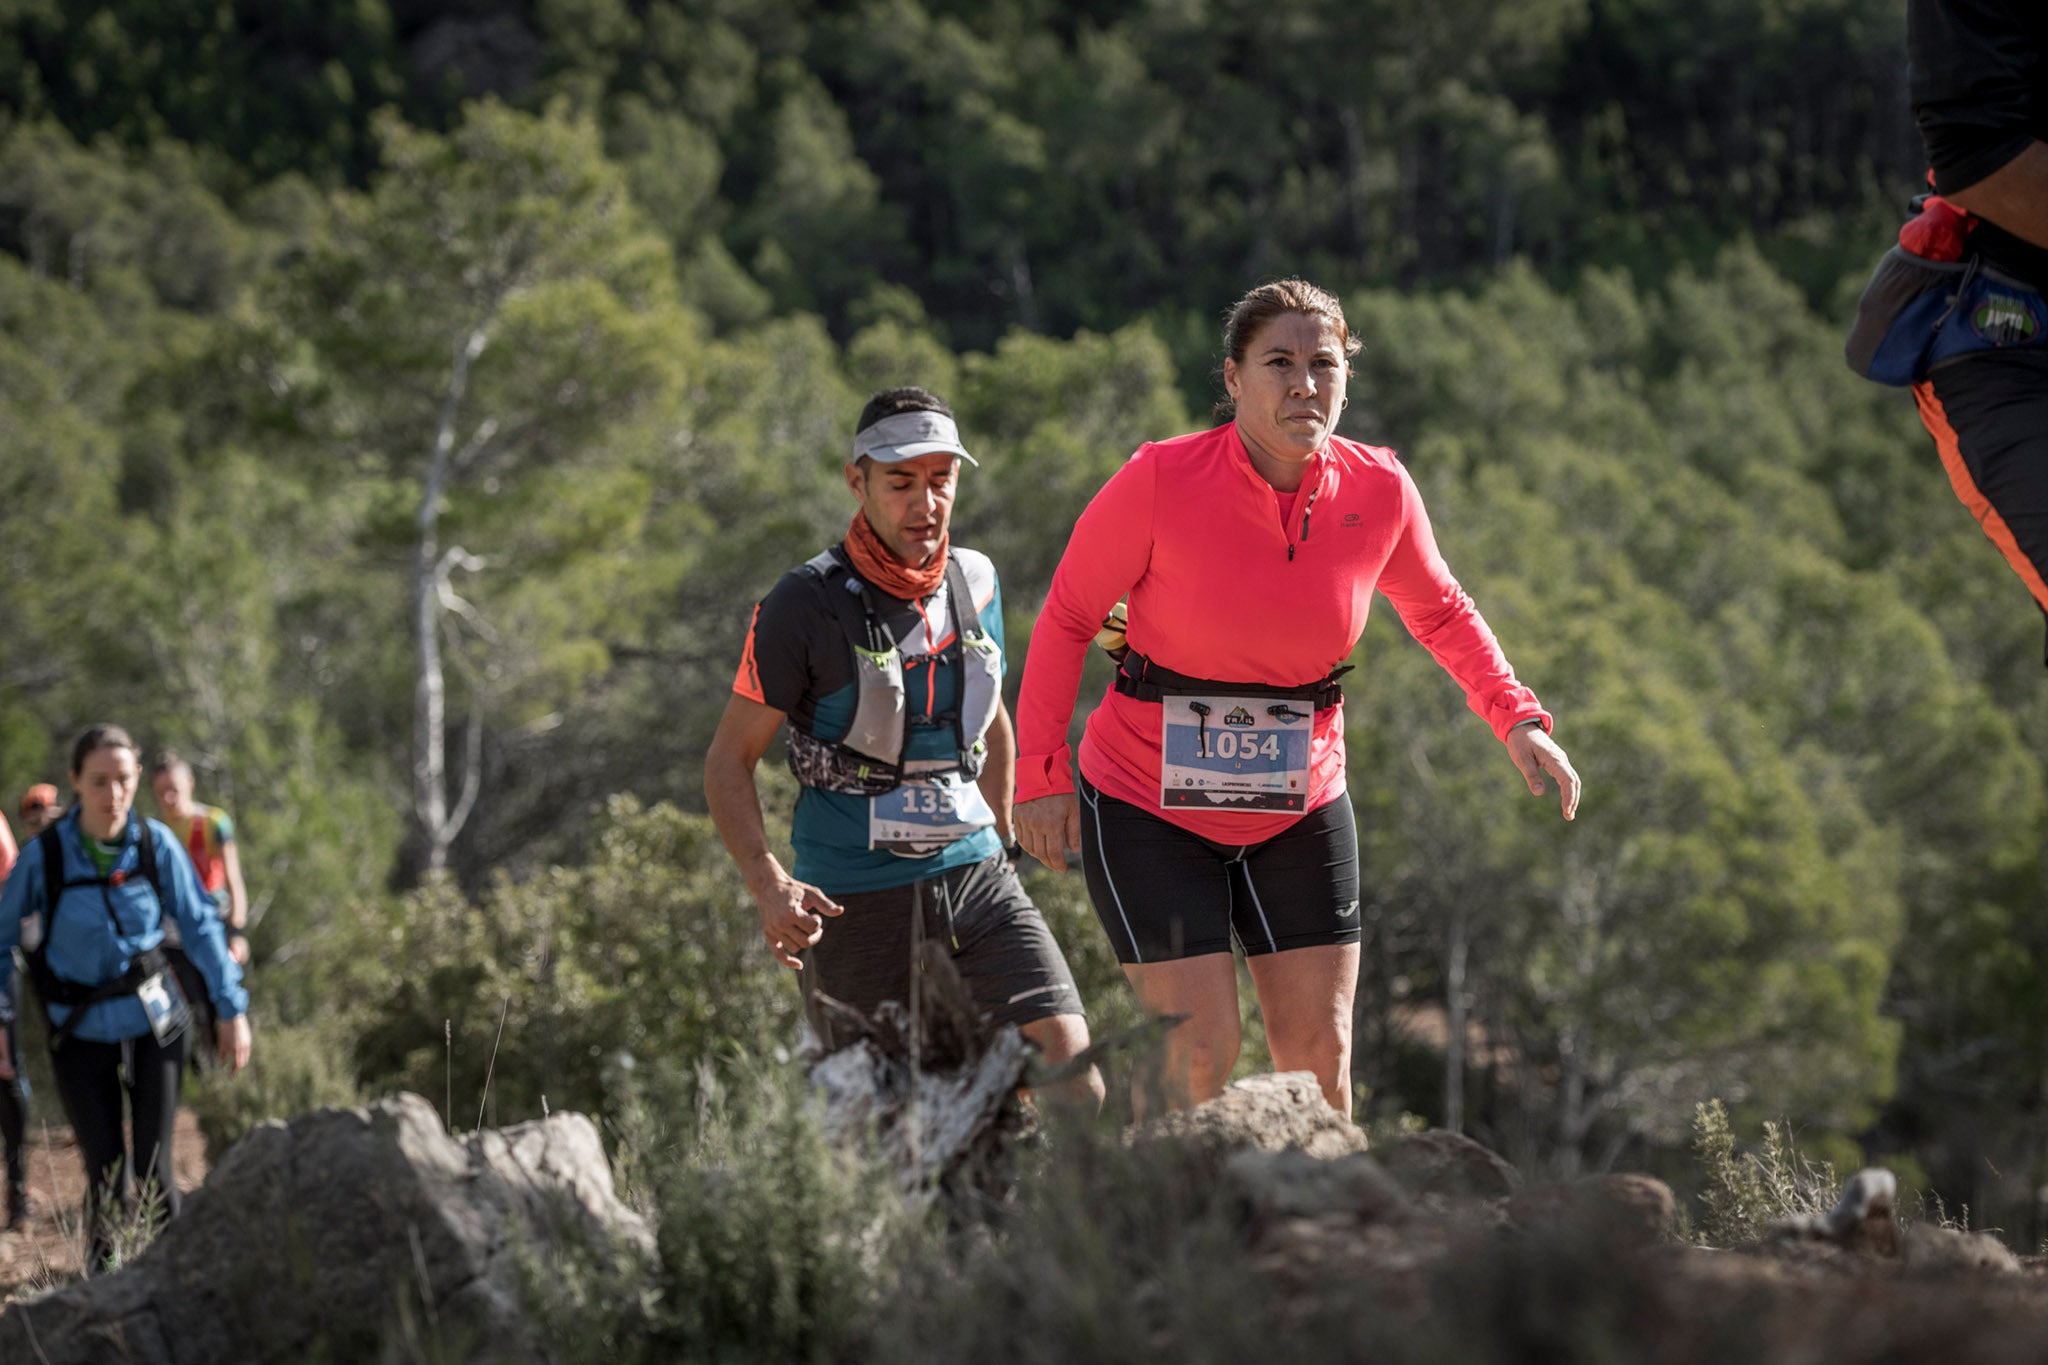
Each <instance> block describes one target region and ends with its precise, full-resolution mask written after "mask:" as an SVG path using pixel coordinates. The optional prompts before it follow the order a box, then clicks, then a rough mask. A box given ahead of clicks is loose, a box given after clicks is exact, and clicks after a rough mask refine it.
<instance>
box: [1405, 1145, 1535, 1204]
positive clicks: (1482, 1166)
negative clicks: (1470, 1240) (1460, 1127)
mask: <svg viewBox="0 0 2048 1365" xmlns="http://www.w3.org/2000/svg"><path fill="white" fill-rule="evenodd" d="M1380 1159H1381V1160H1382V1161H1384V1162H1385V1163H1386V1167H1387V1169H1388V1170H1389V1171H1391V1172H1392V1173H1393V1175H1394V1178H1395V1179H1397V1180H1399V1181H1400V1182H1401V1183H1402V1184H1403V1185H1406V1186H1407V1187H1408V1188H1409V1189H1410V1190H1411V1191H1413V1192H1414V1193H1416V1194H1423V1195H1429V1194H1434V1195H1442V1196H1445V1197H1447V1198H1454V1199H1505V1198H1507V1197H1508V1196H1509V1195H1511V1194H1513V1193H1515V1191H1517V1190H1519V1189H1521V1188H1522V1175H1521V1172H1519V1171H1517V1170H1516V1169H1515V1168H1514V1167H1513V1166H1510V1165H1509V1164H1508V1163H1507V1162H1506V1161H1505V1160H1504V1159H1502V1158H1501V1157H1500V1156H1499V1155H1497V1154H1496V1153H1494V1152H1493V1151H1491V1150H1489V1149H1488V1148H1486V1147H1483V1146H1481V1145H1480V1144H1479V1143H1477V1142H1474V1141H1473V1140H1472V1139H1471V1138H1468V1137H1466V1136H1465V1135H1464V1134H1463V1133H1454V1132H1452V1131H1451V1130H1450V1129H1448V1128H1429V1129H1425V1130H1424V1131H1422V1132H1420V1133H1410V1134H1408V1136H1406V1137H1404V1138H1402V1139H1400V1140H1399V1141H1398V1142H1396V1143H1394V1144H1393V1146H1392V1147H1391V1148H1389V1149H1388V1150H1387V1151H1386V1152H1385V1153H1384V1154H1382V1156H1381V1157H1380Z"/></svg>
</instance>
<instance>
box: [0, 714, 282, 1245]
mask: <svg viewBox="0 0 2048 1365" xmlns="http://www.w3.org/2000/svg"><path fill="white" fill-rule="evenodd" d="M141 777H142V765H141V757H140V754H139V753H138V751H137V749H136V747H135V741H134V740H133V739H131V738H129V736H128V732H127V731H125V730H123V729H121V728H120V727H119V726H115V725H95V726H92V727H90V728H89V729H87V730H86V731H84V732H83V733H82V734H80V735H79V736H78V739H77V741H76V742H75V743H74V744H73V745H72V750H71V786H72V789H73V791H74V792H76V794H77V802H76V804H75V805H74V806H73V808H72V809H71V810H70V811H68V812H66V813H65V815H64V816H63V818H62V819H60V820H58V821H57V822H56V823H55V824H53V825H50V826H49V827H47V828H45V829H44V830H43V831H42V833H41V834H39V835H37V836H36V837H35V838H34V839H32V840H30V841H29V842H28V844H27V845H26V846H25V847H23V848H22V850H21V854H20V857H19V858H18V859H17V860H16V862H15V865H14V871H13V872H12V874H11V875H9V877H8V878H7V882H6V885H5V886H0V1002H4V1003H5V1004H6V1005H7V1007H8V1008H10V1009H12V1007H13V1002H14V1000H15V999H16V995H15V991H14V970H13V968H14V953H13V950H14V948H15V947H16V946H17V945H19V946H20V948H21V949H22V952H23V955H24V956H25V957H26V958H27V960H28V966H29V975H30V976H31V978H32V979H33V980H34V981H35V984H36V994H37V995H38V996H39V997H40V998H41V1001H42V1008H43V1013H44V1016H45V1017H46V1018H47V1019H48V1021H49V1024H50V1065H51V1069H52V1071H54V1072H55V1074H56V1081H57V1097H58V1099H59V1100H60V1101H61V1102H62V1104H63V1106H64V1116H65V1118H66V1119H68V1120H69V1121H70V1124H71V1130H72V1132H73V1133H74V1134H75V1135H76V1137H77V1139H78V1150H79V1156H80V1158H81V1159H82V1160H83V1162H84V1165H85V1180H86V1213H87V1223H88V1226H89V1227H90V1228H91V1229H92V1248H91V1251H90V1253H89V1255H88V1258H87V1270H88V1272H92V1271H96V1270H98V1269H100V1268H102V1267H104V1266H105V1265H106V1264H107V1262H108V1258H109V1256H110V1254H111V1250H112V1245H111V1241H110V1239H109V1237H108V1227H107V1222H106V1221H105V1219H104V1217H103V1216H102V1215H103V1213H104V1204H105V1201H106V1200H107V1199H108V1198H110V1197H111V1198H113V1199H115V1200H117V1201H118V1202H119V1203H120V1204H121V1205H122V1206H124V1207H125V1208H129V1209H132V1208H133V1207H134V1201H135V1200H136V1198H137V1196H138V1193H139V1194H141V1195H142V1196H144V1197H146V1198H148V1199H149V1200H151V1201H160V1208H161V1211H162V1214H163V1215H164V1216H167V1217H175V1216H176V1214H177V1211H178V1203H179V1199H178V1186H177V1182H176V1180H175V1179H173V1176H172V1161H171V1144H172V1131H173V1126H172V1125H173V1120H174V1119H175V1118H176V1115H177V1108H178V1081H179V1075H180V1073H181V1072H182V1071H183V1069H184V1065H185V1054H186V1050H187V1049H188V1048H189V1047H191V1046H192V1042H193V1040H192V1037H191V1013H190V1011H189V1009H187V1008H185V1005H184V1000H183V995H182V992H181V991H180V989H179V987H178V985H177V982H176V978H175V976H174V974H173V973H172V972H171V970H170V964H169V961H168V960H167V959H166V958H165V956H164V954H163V951H162V949H163V943H164V936H165V928H166V926H167V925H169V924H173V923H175V924H176V925H177V926H178V928H179V930H180V931H181V933H182V935H183V938H184V943H185V949H186V952H187V953H188V954H189V955H190V956H191V958H192V961H193V962H194V964H196V965H197V967H198V969H199V972H200V975H201V977H202V978H203V980H204V982H205V985H206V989H207V992H208V995H209V997H210V999H211V1000H212V1003H213V1006H214V1008H215V1010H216V1011H217V1013H218V1015H219V1024H218V1026H217V1028H216V1030H215V1036H214V1037H213V1039H211V1040H209V1041H211V1042H212V1043H213V1044H214V1045H215V1046H217V1047H218V1048H219V1050H220V1054H221V1057H222V1059H223V1061H224V1062H225V1063H226V1064H227V1066H228V1067H229V1068H230V1069H231V1070H234V1071H239V1070H241V1069H242V1067H244V1066H246V1065H247V1064H248V1061H249V1052H250V1028H249V1018H248V1014H247V1009H248V1003H249V998H248V993H247V992H245V991H244V990H243V989H242V982H241V976H242V970H241V968H240V967H239V966H237V965H236V963H235V960H234V958H233V957H232V956H230V955H229V953H228V948H227V942H226V939H225V937H224V935H223V933H222V931H221V923H220V919H219V917H218V916H217V915H215V914H214V911H213V904H212V901H211V900H210V898H209V897H208V896H207V895H206V893H205V891H203V890H202V889H201V888H200V885H199V879H198V877H197V875H196V874H195V873H194V872H193V869H192V860H191V859H190V858H188V857H187V856H185V852H184V850H183V849H182V848H180V847H179V845H178V842H177V840H176V839H174V838H173V837H172V836H171V832H170V831H169V830H168V829H166V828H164V826H162V825H160V824H158V823H156V822H155V821H151V820H145V819H142V818H141V817H140V816H139V815H136V814H134V812H133V807H134V803H135V792H136V787H137V786H138V785H139V784H140V782H141ZM18 1063H19V1059H18V1058H17V1057H16V1055H15V1052H14V1045H13V1042H12V1040H11V1039H7V1038H6V1036H5V1035H4V1034H0V1076H6V1077H12V1076H14V1074H15V1073H16V1071H17V1069H18ZM124 1098H125V1101H126V1109H127V1111H128V1112H127V1115H126V1119H127V1120H128V1122H131V1123H132V1125H133V1129H134V1137H133V1141H132V1155H131V1142H130V1139H129V1136H128V1133H127V1131H126V1128H127V1125H126V1124H125V1123H124V1115H123V1112H122V1111H123V1101H124ZM138 1177H139V1181H138ZM138 1183H139V1184H140V1185H141V1187H142V1188H141V1190H140V1191H138V1190H137V1189H136V1188H135V1186H136V1185H137V1184H138Z"/></svg>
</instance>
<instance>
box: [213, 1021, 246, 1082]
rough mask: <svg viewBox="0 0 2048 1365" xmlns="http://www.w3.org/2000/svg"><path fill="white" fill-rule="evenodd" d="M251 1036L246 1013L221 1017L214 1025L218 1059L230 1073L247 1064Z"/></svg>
mask: <svg viewBox="0 0 2048 1365" xmlns="http://www.w3.org/2000/svg"><path fill="white" fill-rule="evenodd" d="M252 1037H253V1035H252V1033H251V1030H250V1028H249V1016H248V1015H246V1014H238V1015H236V1016H235V1017H234V1018H232V1019H223V1020H221V1021H220V1023H219V1024H217V1025H216V1026H215V1027H214V1042H215V1043H216V1044H217V1045H218V1046H219V1047H220V1059H221V1061H222V1062H224V1063H225V1064H226V1065H227V1069H228V1071H229V1073H230V1074H232V1073H234V1072H237V1071H240V1070H241V1069H242V1068H243V1067H245V1066H247V1065H249V1045H250V1042H251V1040H252Z"/></svg>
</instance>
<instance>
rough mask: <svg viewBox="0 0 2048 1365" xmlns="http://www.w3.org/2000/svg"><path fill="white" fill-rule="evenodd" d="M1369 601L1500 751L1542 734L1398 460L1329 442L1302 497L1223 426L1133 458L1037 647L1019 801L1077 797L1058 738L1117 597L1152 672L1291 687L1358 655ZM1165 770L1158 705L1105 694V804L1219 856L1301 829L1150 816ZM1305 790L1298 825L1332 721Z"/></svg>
mask: <svg viewBox="0 0 2048 1365" xmlns="http://www.w3.org/2000/svg"><path fill="white" fill-rule="evenodd" d="M1375 588H1377V589H1379V591H1381V592H1383V593H1385V594H1386V595H1387V600H1388V601H1390V602H1392V603H1393V604H1394V610H1395V611H1397V612H1399V613H1400V615H1401V620H1402V621H1403V622H1404V623H1405V624H1406V625H1407V627H1408V631H1409V633H1410V634H1412V635H1413V636H1414V637H1415V638H1416V639H1417V640H1420V641H1421V642H1422V643H1423V645H1424V646H1426V647H1427V648H1428V649H1429V652H1430V653H1431V654H1432V655H1434V656H1435V658H1436V661H1437V662H1438V663H1439V664H1442V665H1443V667H1444V668H1445V669H1446V670H1447V671H1448V672H1449V673H1450V674H1451V676H1452V677H1453V678H1455V679H1457V681H1458V684H1459V685H1460V686H1461V687H1463V688H1464V689H1465V699H1466V701H1467V702H1468V703H1469V704H1470V705H1471V707H1472V709H1473V710H1474V711H1476V712H1478V713H1479V715H1480V716H1481V717H1482V718H1483V719H1484V720H1485V721H1486V722H1487V724H1489V725H1491V726H1492V727H1493V730H1494V733H1495V734H1496V735H1497V736H1499V737H1500V738H1502V739H1503V740H1505V739H1506V737H1507V733H1508V731H1509V730H1510V729H1512V728H1513V727H1514V726H1515V725H1516V724H1518V723H1519V722H1521V721H1525V720H1531V719H1534V720H1539V721H1541V722H1542V724H1543V727H1544V728H1545V729H1546V730H1548V729H1549V728H1550V715H1549V713H1548V712H1546V711H1545V710H1544V709H1543V707H1542V705H1541V704H1540V703H1539V702H1538V701H1537V700H1536V694H1535V693H1533V692H1531V691H1530V690H1529V689H1528V688H1526V687H1524V686H1522V685H1521V684H1520V683H1519V682H1517V681H1516V680H1515V674H1514V670H1513V669H1512V668H1510V667H1509V666H1508V661H1507V659H1506V658H1505V657H1504V656H1503V655H1502V654H1501V650H1500V645H1499V644H1498V643H1497V642H1496V641H1495V640H1494V638H1493V632H1492V631H1491V630H1490V629H1488V628H1487V625H1486V621H1485V619H1484V618H1483V617H1481V616H1480V614H1479V609H1478V608H1477V607H1475V606H1474V605H1473V604H1472V599H1471V598H1470V597H1468V596H1466V594H1465V590H1464V589H1463V588H1461V587H1459V586H1458V581H1457V580H1456V579H1455V578H1453V577H1452V576H1451V571H1450V569H1449V567H1448V566H1447V565H1445V563H1444V560H1443V556H1442V555H1441V554H1440V553H1438V551H1437V547H1436V537H1435V536H1434V535H1433V534H1432V533H1431V532H1430V528H1429V518H1428V516H1427V514H1425V513H1424V511H1423V509H1422V498H1421V495H1420V494H1419V493H1418V492H1417V491H1416V488H1415V484H1414V481H1413V480H1411V479H1410V478H1409V477H1408V471H1407V470H1405V469H1403V468H1402V467H1401V462H1400V461H1399V460H1398V459H1396V458H1395V456H1394V453H1393V452H1392V451H1391V450H1384V449H1381V448H1379V447H1377V446H1367V445H1360V444H1358V443H1357V442H1355V441H1347V440H1344V439H1343V438H1341V437H1332V438H1331V439H1330V442H1329V444H1328V445H1327V446H1325V447H1324V448H1323V450H1322V451H1321V452H1320V453H1318V454H1317V455H1316V456H1314V457H1313V458H1312V459H1311V461H1310V462H1309V466H1308V469H1307V471H1306V476H1305V477H1304V479H1303V481H1302V485H1301V489H1300V491H1299V492H1297V493H1294V494H1286V493H1278V492H1276V491H1275V490H1274V489H1273V487H1272V485H1271V484H1268V483H1267V482H1266V481H1265V480H1264V479H1263V478H1261V477H1260V476H1259V474H1258V471H1257V470H1255V469H1254V468H1253V467H1252V462H1251V457H1250V456H1248V455H1247V454H1246V453H1245V449H1244V443H1243V442H1242V440H1240V439H1239V437H1238V434H1237V428H1236V426H1235V425H1234V424H1226V425H1224V426H1220V427H1217V428H1215V429H1213V430H1210V431H1203V432H1196V433H1194V434H1192V435H1188V436H1180V437H1176V438H1174V439H1173V440H1170V441H1158V442H1152V443H1149V444H1146V445H1143V446H1140V447H1139V448H1138V451H1137V453H1136V454H1135V455H1133V456H1131V458H1130V460H1129V461H1128V462H1127V463H1126V464H1125V465H1124V467H1123V468H1122V469H1120V470H1118V471H1117V472H1116V474H1115V475H1113V476H1112V477H1111V478H1110V480H1109V482H1108V483H1106V484H1104V485H1103V486H1102V491H1101V492H1099V493H1097V494H1096V495H1095V498H1094V500H1093V501H1091V502H1090V503H1089V504H1088V508H1087V510H1086V511H1084V512H1083V513H1082V514H1081V518H1080V520H1079V521H1078V522H1076V523H1075V525H1074V534H1073V538H1072V539H1071V540H1069V541H1068V542H1067V551H1066V554H1065V556H1064V557H1063V558H1062V559H1061V560H1060V566H1059V570H1058V572H1056V573H1055V574H1054V575H1053V580H1052V593H1051V595H1050V596H1049V597H1047V599H1046V603H1045V609H1044V611H1043V612H1042V613H1041V614H1040V615H1039V618H1038V624H1037V626H1036V627H1035V628H1034V629H1033V630H1032V633H1031V650H1030V654H1029V657H1028V658H1027V660H1026V663H1025V667H1024V682H1023V694H1022V696H1021V697H1020V698H1019V702H1018V708H1017V727H1018V735H1017V747H1018V751H1019V756H1018V760H1017V797H1016V799H1017V800H1018V801H1030V800H1034V799H1036V798H1038V797H1041V796H1050V795H1054V794H1056V793H1059V792H1065V791H1071V790H1072V789H1073V781H1072V778H1071V776H1070V772H1069V765H1070V762H1071V757H1072V756H1071V753H1070V751H1069V749H1068V746H1067V725H1068V722H1069V721H1071V720H1072V719H1073V714H1074V694H1075V691H1076V689H1077V688H1078V687H1079V685H1080V681H1081V666H1082V664H1083V663H1084V662H1085V660H1086V658H1087V652H1088V646H1089V643H1090V642H1091V641H1092V640H1093V639H1094V637H1095V633H1096V631H1097V630H1098V629H1099V628H1100V627H1101V624H1102V620H1103V616H1104V615H1105V613H1107V612H1108V610H1109V609H1110V607H1112V606H1113V605H1115V603H1116V601H1117V599H1119V598H1121V597H1123V596H1124V595H1125V594H1126V593H1128V594H1129V596H1130V629H1129V635H1128V639H1129V643H1130V645H1131V647H1132V648H1133V649H1135V650H1136V651H1137V652H1138V653H1140V654H1143V655H1144V656H1146V657H1147V658H1149V659H1151V660H1152V661H1153V662H1154V663H1155V664H1159V665H1161V666H1163V667H1165V668H1169V669H1173V670H1174V671H1176V672H1179V673H1184V674H1187V675H1189V676H1191V677H1196V678H1210V679H1218V680H1223V681H1230V682H1263V683H1274V684H1278V685H1281V686H1288V687H1292V686H1298V685H1302V684H1307V683H1314V682H1318V681H1320V680H1321V679H1323V678H1325V677H1327V676H1329V674H1330V672H1331V670H1333V669H1334V668H1336V667H1337V666H1338V665H1339V664H1341V663H1342V662H1343V661H1344V660H1345V658H1346V657H1348V656H1349V655H1350V653H1351V650H1352V648H1353V646H1355V645H1356V644H1357V643H1358V637H1359V635H1360V634H1361V633H1362V632H1363V631H1364V630H1365V619H1366V612H1367V609H1368V608H1369V607H1370V606H1371V603H1372V594H1373V590H1374V589H1375ZM1357 677H1358V675H1357V674H1353V675H1352V679H1349V680H1347V681H1350V680H1355V679H1356V678H1357ZM1159 763H1160V755H1159V707H1158V704H1157V703H1156V702H1143V701H1138V700H1136V699H1134V698H1131V697H1126V696H1123V695H1122V694H1120V693H1118V692H1116V691H1115V690H1114V689H1112V690H1111V691H1110V692H1109V693H1108V694H1107V695H1106V696H1105V697H1104V698H1103V701H1102V704H1101V705H1100V706H1098V707H1097V708H1096V709H1095V712H1094V713H1093V714H1092V715H1091V716H1090V717H1089V719H1088V726H1087V729H1086V731H1085V732H1084V734H1083V736H1082V740H1081V771H1082V773H1083V774H1084V775H1085V776H1086V777H1087V778H1088V780H1089V782H1091V783H1093V784H1094V786H1095V787H1096V789H1097V790H1099V791H1102V792H1105V793H1107V794H1108V795H1110V796H1113V797H1115V798H1117V799H1118V800H1120V801H1127V802H1130V803H1131V804H1133V805H1136V806H1141V807H1144V808H1145V809H1147V810H1151V811H1155V812H1158V813H1159V814H1160V815H1162V816H1163V817H1164V818H1165V819H1167V820H1170V821H1172V822H1173V823H1174V824H1177V825H1180V826H1182V827H1183V828H1186V829H1189V830H1191V831H1193V832H1194V833H1196V834H1199V835H1202V836H1203V837H1205V838H1209V839H1214V840H1216V841H1218V842H1219V843H1233V844H1235V843H1256V842H1258V841H1260V840H1262V839H1267V838H1270V837H1272V836H1273V835H1275V834H1277V833H1279V832H1280V831H1281V830H1283V829H1285V828H1287V826H1288V825H1290V824H1291V823H1293V822H1294V821H1295V820H1298V819H1300V818H1301V815H1300V813H1297V812H1277V813H1276V812H1272V811H1233V810H1199V809H1181V808H1168V809H1161V807H1160V802H1159ZM1309 787H1310V790H1309V798H1308V805H1307V808H1308V809H1309V810H1314V809H1316V808H1317V807H1319V806H1322V805H1324V804H1325V803H1327V802H1329V801H1333V800H1335V799H1336V798H1337V796H1338V794H1339V793H1341V792H1342V791H1343V789H1344V717H1343V709H1342V708H1341V707H1330V708H1327V709H1325V710H1322V711H1318V712H1317V713H1316V718H1315V731H1314V735H1313V736H1312V738H1311V740H1310V747H1309Z"/></svg>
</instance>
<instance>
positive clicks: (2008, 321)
mask: <svg viewBox="0 0 2048 1365" xmlns="http://www.w3.org/2000/svg"><path fill="white" fill-rule="evenodd" d="M1970 326H1971V327H1972V328H1973V329H1974V330H1975V331H1976V333H1977V335H1978V336H1980V337H1983V338H1984V339H1985V340H1986V341H1988V342H1990V343H1991V344H1992V345H1993V346H2014V345H2020V344H2023V343H2025V342H2029V341H2032V340H2033V339H2034V334H2035V333H2036V332H2038V331H2040V330H2041V325H2040V323H2039V322H2037V321H2036V320H2035V318H2034V313H2033V310H2032V309H2030V308H2028V307H2027V305H2026V304H2024V303H2022V302H2021V301H2020V300H2018V299H2016V298H2014V297H2012V295H2010V294H1991V295H1988V296H1987V297H1986V298H1985V300H1984V302H1982V303H1980V304H1978V305H1977V311H1976V312H1974V313H1972V314H1970Z"/></svg>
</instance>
